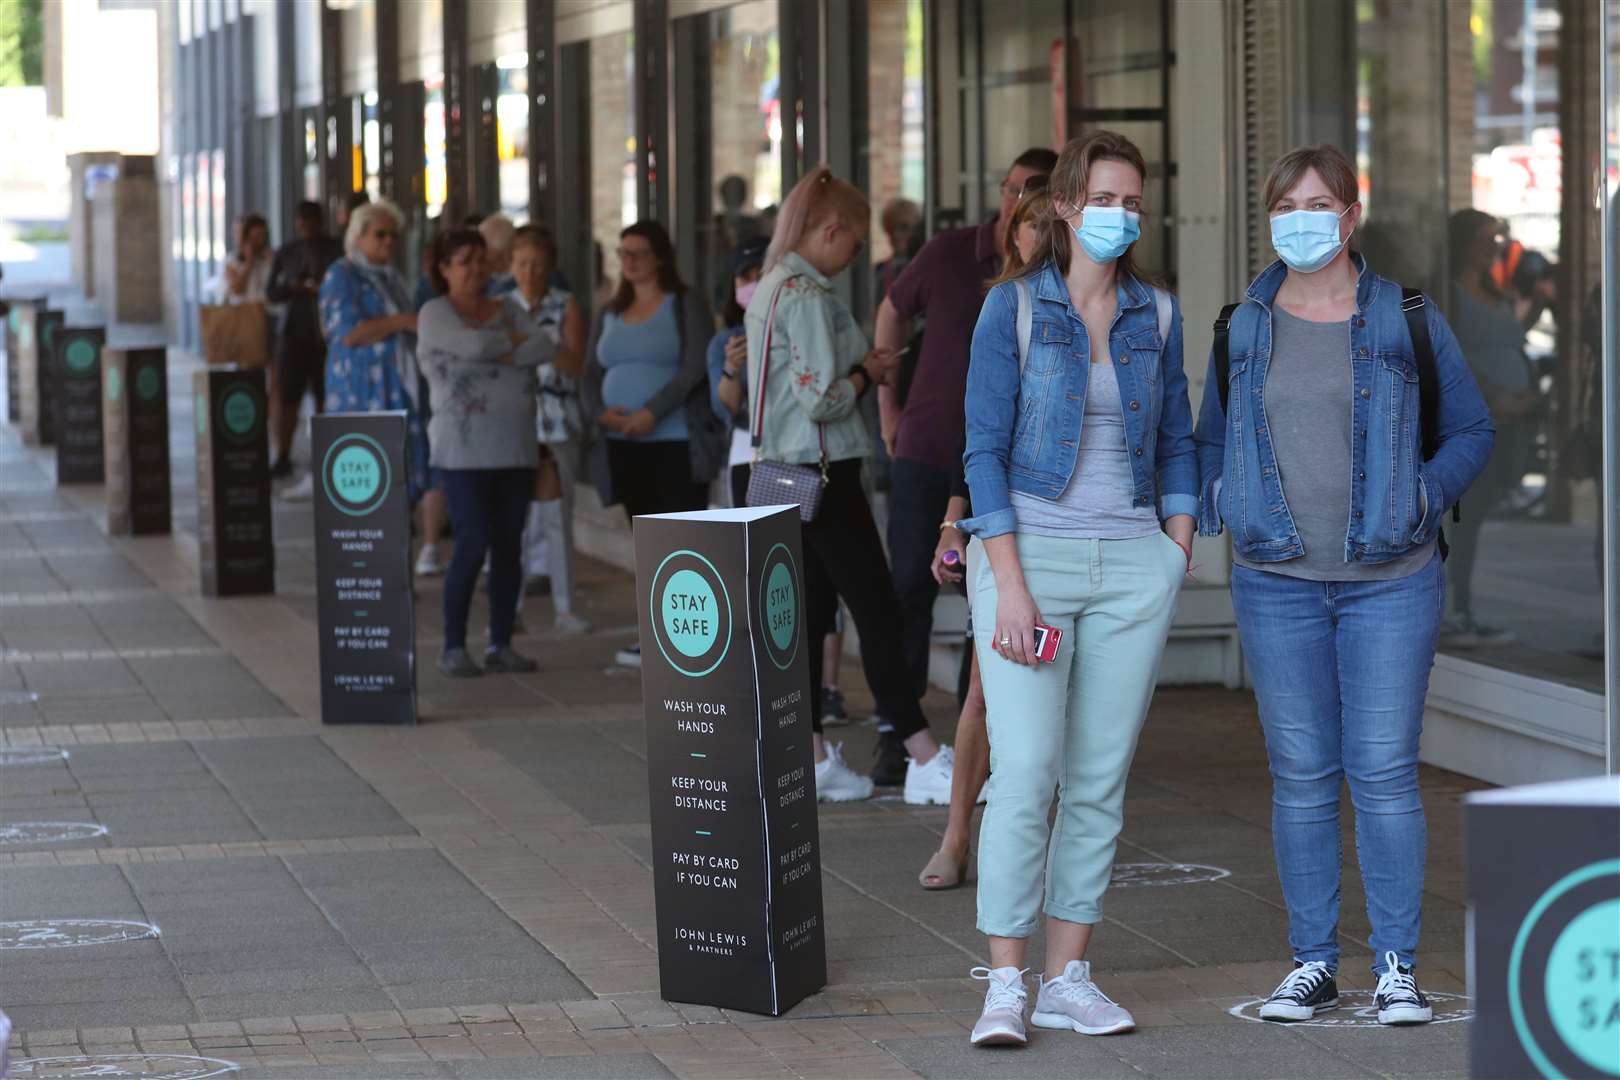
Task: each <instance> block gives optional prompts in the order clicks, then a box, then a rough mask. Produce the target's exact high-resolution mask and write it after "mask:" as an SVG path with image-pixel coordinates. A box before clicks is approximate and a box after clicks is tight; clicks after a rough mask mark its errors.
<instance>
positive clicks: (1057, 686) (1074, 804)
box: [972, 532, 1187, 938]
mask: <svg viewBox="0 0 1620 1080" xmlns="http://www.w3.org/2000/svg"><path fill="white" fill-rule="evenodd" d="M974 547H975V548H976V549H977V550H975V551H974V553H973V554H974V558H973V578H972V584H973V630H974V634H973V637H974V646H975V648H976V649H977V650H978V656H979V675H980V678H981V679H982V680H983V682H984V699H985V703H986V705H987V707H988V710H989V712H988V717H987V719H988V724H989V731H990V785H989V788H988V791H987V794H988V799H987V802H986V805H985V810H984V821H983V823H982V825H981V826H980V830H979V898H978V899H979V919H978V925H979V930H980V931H981V932H982V933H985V934H989V935H992V936H994V937H1009V938H1022V937H1028V936H1030V934H1032V933H1033V932H1034V931H1035V927H1036V923H1037V920H1038V916H1039V912H1040V910H1041V894H1042V891H1043V885H1044V891H1045V894H1046V905H1045V911H1046V914H1048V915H1050V916H1053V917H1055V918H1059V919H1064V920H1066V921H1068V922H1077V923H1095V922H1098V921H1099V920H1100V919H1101V918H1102V894H1103V890H1105V889H1106V888H1107V887H1108V879H1109V877H1110V875H1111V874H1112V872H1113V866H1114V846H1115V842H1116V841H1117V839H1118V837H1119V831H1120V826H1121V823H1122V821H1123V818H1124V815H1123V806H1124V802H1125V776H1126V774H1127V773H1128V772H1129V771H1130V767H1131V758H1132V757H1133V756H1135V754H1136V740H1137V736H1138V735H1139V734H1140V733H1141V730H1142V722H1143V720H1144V719H1146V717H1147V710H1148V703H1149V701H1150V700H1151V699H1152V697H1153V687H1154V683H1155V682H1156V681H1157V679H1158V673H1159V661H1160V659H1161V658H1162V657H1163V656H1164V643H1165V638H1166V637H1167V636H1168V635H1169V632H1170V620H1171V619H1172V618H1173V617H1174V615H1175V605H1176V597H1177V595H1178V594H1179V592H1180V589H1181V582H1182V580H1183V579H1184V577H1185V576H1186V571H1187V560H1186V556H1185V555H1183V554H1182V551H1181V548H1180V547H1178V546H1177V545H1176V542H1175V541H1174V540H1171V539H1170V538H1169V537H1168V536H1166V535H1165V534H1164V533H1162V532H1159V533H1154V534H1153V535H1152V536H1145V537H1141V538H1139V539H1135V540H1073V539H1058V538H1054V537H1048V536H1035V535H1031V534H1026V533H1020V534H1019V535H1018V554H1019V560H1020V562H1021V563H1022V564H1023V568H1024V579H1025V581H1026V582H1027V584H1028V585H1029V591H1030V595H1031V596H1032V597H1033V598H1034V600H1035V607H1036V609H1037V610H1038V611H1039V612H1040V617H1041V621H1042V622H1044V623H1046V624H1047V625H1048V626H1055V627H1057V628H1059V629H1060V630H1062V631H1063V643H1062V646H1061V648H1060V649H1059V651H1058V656H1057V660H1056V661H1055V662H1054V663H1050V664H1038V665H1036V666H1035V667H1024V666H1022V665H1019V664H1014V663H1013V662H1012V661H1010V660H1005V659H1003V658H1002V657H1001V654H999V653H997V652H996V651H995V648H994V644H995V641H994V639H995V635H996V601H997V595H996V579H995V574H994V572H993V571H992V569H991V567H990V560H989V558H988V557H987V556H986V555H985V553H984V551H983V550H982V546H981V545H980V544H979V543H978V541H974ZM1054 790H1056V791H1057V792H1058V813H1057V820H1056V824H1055V825H1054V826H1053V827H1051V828H1050V829H1048V826H1047V812H1048V810H1049V808H1050V807H1051V805H1052V793H1053V791H1054ZM1049 834H1050V835H1049Z"/></svg>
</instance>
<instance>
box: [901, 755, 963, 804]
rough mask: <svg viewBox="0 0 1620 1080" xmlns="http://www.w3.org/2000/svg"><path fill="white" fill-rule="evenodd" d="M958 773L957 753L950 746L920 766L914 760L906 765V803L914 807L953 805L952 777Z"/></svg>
mask: <svg viewBox="0 0 1620 1080" xmlns="http://www.w3.org/2000/svg"><path fill="white" fill-rule="evenodd" d="M955 771H956V753H955V751H953V750H952V749H951V748H950V747H948V746H942V747H940V748H939V752H938V753H937V754H935V755H934V756H933V757H931V758H929V759H928V764H926V765H919V764H917V759H916V758H913V759H912V760H911V761H910V763H908V764H907V765H906V791H905V798H906V802H908V803H910V804H911V805H912V806H949V805H951V775H952V773H954V772H955Z"/></svg>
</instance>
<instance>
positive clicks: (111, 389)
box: [107, 367, 124, 403]
mask: <svg viewBox="0 0 1620 1080" xmlns="http://www.w3.org/2000/svg"><path fill="white" fill-rule="evenodd" d="M123 394H124V382H123V380H122V379H120V378H119V377H118V369H117V368H115V367H110V368H108V369H107V400H108V401H111V402H114V403H116V402H117V401H118V399H119V398H120V397H122V396H123Z"/></svg>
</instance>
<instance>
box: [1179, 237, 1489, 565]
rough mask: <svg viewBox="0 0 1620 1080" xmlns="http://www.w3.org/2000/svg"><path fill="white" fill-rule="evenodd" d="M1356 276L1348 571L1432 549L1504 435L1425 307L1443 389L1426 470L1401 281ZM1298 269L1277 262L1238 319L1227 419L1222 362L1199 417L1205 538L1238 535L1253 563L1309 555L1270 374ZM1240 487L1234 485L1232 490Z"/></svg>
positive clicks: (1236, 542) (1252, 289) (1365, 272)
mask: <svg viewBox="0 0 1620 1080" xmlns="http://www.w3.org/2000/svg"><path fill="white" fill-rule="evenodd" d="M1351 257H1352V259H1353V260H1354V261H1355V265H1356V270H1357V274H1358V277H1357V284H1356V314H1355V315H1353V316H1351V318H1350V320H1349V331H1350V332H1349V334H1348V336H1347V338H1346V340H1347V341H1348V343H1349V348H1350V356H1349V360H1350V366H1351V387H1352V395H1351V399H1350V401H1349V402H1347V404H1348V406H1349V407H1350V410H1351V415H1352V421H1353V427H1352V430H1353V431H1354V432H1355V436H1354V445H1353V446H1352V447H1351V451H1350V475H1349V477H1347V480H1348V482H1349V484H1350V520H1349V522H1348V528H1347V530H1346V533H1345V538H1344V559H1345V561H1346V562H1367V563H1381V562H1388V561H1389V560H1391V559H1396V558H1399V557H1400V556H1402V555H1404V554H1406V553H1407V552H1409V551H1411V550H1412V549H1414V548H1416V547H1419V546H1421V545H1423V544H1427V543H1428V542H1429V541H1431V540H1433V539H1434V537H1435V534H1436V533H1437V532H1439V531H1440V526H1441V524H1442V522H1443V520H1444V518H1445V515H1446V511H1447V510H1448V509H1449V508H1450V507H1451V506H1452V504H1453V503H1455V502H1456V501H1457V500H1458V499H1459V498H1461V497H1462V494H1463V492H1464V491H1466V490H1467V489H1468V486H1469V485H1470V484H1472V483H1473V482H1474V478H1475V477H1477V476H1478V475H1479V473H1480V470H1482V469H1483V468H1484V467H1485V462H1486V461H1487V460H1488V459H1489V458H1490V456H1491V447H1492V445H1493V444H1494V443H1495V441H1496V428H1495V426H1494V425H1493V424H1492V423H1491V414H1490V410H1489V409H1487V408H1486V406H1485V399H1484V398H1483V397H1482V396H1481V395H1480V392H1479V387H1478V386H1477V385H1476V384H1475V382H1474V376H1473V374H1472V372H1470V371H1469V368H1468V362H1467V360H1465V359H1464V357H1463V355H1462V351H1461V350H1460V349H1458V347H1457V339H1456V338H1455V337H1454V336H1453V335H1452V333H1451V327H1450V326H1449V325H1447V323H1446V320H1445V317H1444V316H1443V315H1441V314H1440V312H1439V310H1438V309H1437V308H1436V307H1435V306H1434V302H1433V301H1432V300H1427V302H1426V303H1425V304H1424V305H1423V306H1424V311H1425V312H1426V313H1427V316H1428V325H1429V340H1430V342H1431V343H1432V345H1433V348H1434V359H1435V367H1436V369H1437V374H1438V376H1439V383H1440V431H1439V450H1438V451H1436V453H1435V455H1434V457H1432V458H1430V459H1429V460H1428V461H1424V460H1423V438H1422V433H1421V432H1420V431H1419V430H1418V427H1419V423H1418V420H1419V416H1420V412H1421V410H1420V407H1419V404H1418V370H1417V361H1416V359H1415V358H1414V357H1413V352H1412V337H1411V334H1410V333H1409V332H1408V330H1407V326H1406V313H1405V312H1403V311H1402V310H1401V290H1400V286H1398V285H1397V284H1396V283H1395V282H1393V281H1389V280H1387V279H1385V278H1382V277H1379V276H1378V275H1377V274H1376V273H1374V272H1373V271H1372V270H1369V269H1368V268H1367V262H1366V260H1365V259H1364V258H1363V257H1362V256H1361V255H1360V254H1359V253H1352V256H1351ZM1287 275H1288V268H1287V267H1286V266H1284V265H1283V263H1282V262H1281V261H1278V262H1274V263H1272V264H1271V265H1270V266H1269V267H1267V268H1266V269H1265V270H1263V271H1262V272H1261V273H1260V276H1259V277H1257V278H1255V279H1254V282H1253V283H1252V284H1251V285H1250V286H1249V288H1248V291H1247V292H1246V293H1245V294H1244V302H1243V303H1242V304H1241V305H1239V306H1238V309H1237V310H1236V311H1234V312H1233V313H1232V324H1231V328H1230V331H1229V336H1230V348H1229V350H1228V355H1229V356H1230V365H1231V366H1230V372H1229V375H1230V379H1231V382H1230V384H1229V385H1230V391H1229V400H1228V403H1227V410H1226V414H1225V415H1222V413H1221V398H1220V394H1219V393H1217V392H1216V374H1215V356H1214V353H1213V351H1212V352H1211V354H1210V358H1209V378H1208V381H1207V382H1206V383H1205V384H1204V385H1205V391H1204V401H1203V405H1202V407H1201V408H1200V410H1199V415H1198V432H1197V436H1196V439H1197V443H1198V466H1199V473H1200V478H1201V486H1200V491H1201V505H1200V510H1199V516H1198V531H1199V532H1200V533H1202V534H1203V535H1204V536H1218V535H1220V531H1221V527H1222V526H1223V525H1224V526H1225V527H1226V528H1228V529H1230V530H1231V532H1232V546H1233V547H1234V548H1236V549H1237V552H1238V554H1240V555H1242V556H1243V557H1244V558H1245V559H1248V560H1249V561H1251V562H1257V563H1264V562H1282V561H1283V560H1286V559H1292V558H1296V557H1298V556H1300V555H1302V554H1304V552H1305V546H1304V544H1303V543H1302V542H1301V541H1300V538H1299V531H1298V530H1297V529H1296V528H1295V527H1294V519H1293V516H1292V515H1291V514H1290V513H1289V511H1288V503H1287V500H1285V499H1284V498H1283V487H1282V477H1281V475H1280V472H1279V470H1278V467H1277V457H1276V451H1275V449H1274V448H1273V446H1272V442H1271V436H1270V435H1269V434H1268V433H1267V430H1266V372H1267V370H1268V369H1269V368H1270V365H1271V305H1272V303H1273V302H1274V301H1275V300H1276V297H1277V290H1278V289H1280V288H1281V287H1282V283H1283V279H1284V278H1286V277H1287ZM1227 480H1230V481H1231V483H1226V481H1227Z"/></svg>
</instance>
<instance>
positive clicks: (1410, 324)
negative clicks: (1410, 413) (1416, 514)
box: [1401, 285, 1462, 546]
mask: <svg viewBox="0 0 1620 1080" xmlns="http://www.w3.org/2000/svg"><path fill="white" fill-rule="evenodd" d="M1426 304H1427V301H1426V300H1425V299H1424V297H1423V290H1422V289H1414V288H1412V287H1411V286H1409V285H1403V286H1401V311H1402V313H1403V314H1405V315H1406V332H1407V334H1408V335H1410V336H1411V338H1412V357H1413V359H1415V360H1416V361H1417V369H1418V434H1419V437H1420V438H1421V439H1422V440H1423V460H1424V461H1428V460H1429V459H1430V458H1432V457H1434V455H1435V453H1436V452H1437V451H1438V450H1439V449H1440V369H1439V367H1437V366H1436V365H1435V362H1434V342H1433V341H1431V340H1430V338H1429V316H1428V312H1427V311H1425V310H1424V307H1425V305H1426ZM1451 520H1452V521H1461V520H1462V503H1461V501H1458V502H1455V503H1452V504H1451ZM1440 542H1441V545H1442V546H1446V545H1445V539H1444V537H1442V538H1441V541H1440Z"/></svg>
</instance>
